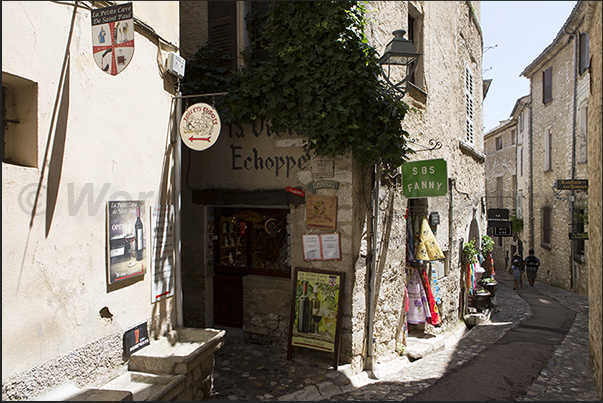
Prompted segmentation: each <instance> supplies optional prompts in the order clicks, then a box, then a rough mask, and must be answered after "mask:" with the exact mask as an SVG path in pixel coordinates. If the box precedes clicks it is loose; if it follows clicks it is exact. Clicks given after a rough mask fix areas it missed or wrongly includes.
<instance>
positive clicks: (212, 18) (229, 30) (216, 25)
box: [207, 1, 237, 70]
mask: <svg viewBox="0 0 603 403" xmlns="http://www.w3.org/2000/svg"><path fill="white" fill-rule="evenodd" d="M207 8H208V9H207V15H208V40H209V43H210V45H211V46H212V47H213V48H214V49H216V50H218V51H219V52H220V54H221V55H230V56H232V58H231V61H230V63H229V64H228V65H225V66H223V67H226V68H228V69H230V70H236V68H237V36H236V35H237V18H236V17H237V2H236V1H208V2H207Z"/></svg>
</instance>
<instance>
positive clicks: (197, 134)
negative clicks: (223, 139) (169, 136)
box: [180, 103, 222, 151]
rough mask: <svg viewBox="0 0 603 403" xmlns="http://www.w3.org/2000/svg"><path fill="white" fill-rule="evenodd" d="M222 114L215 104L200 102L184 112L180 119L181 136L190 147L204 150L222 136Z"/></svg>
mask: <svg viewBox="0 0 603 403" xmlns="http://www.w3.org/2000/svg"><path fill="white" fill-rule="evenodd" d="M221 127H222V124H221V123H220V115H218V111H217V110H215V109H214V107H213V106H211V105H208V104H204V103H198V104H194V105H192V106H190V107H188V109H187V110H186V112H184V114H183V115H182V119H180V137H182V141H183V142H184V144H186V145H187V146H188V147H189V148H192V149H193V150H197V151H203V150H205V149H208V148H209V147H211V146H213V145H214V143H215V142H216V141H217V140H218V136H220V128H221Z"/></svg>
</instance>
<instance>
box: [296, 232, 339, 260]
mask: <svg viewBox="0 0 603 403" xmlns="http://www.w3.org/2000/svg"><path fill="white" fill-rule="evenodd" d="M339 245H340V243H339V233H333V234H303V235H302V246H303V248H304V260H341V248H340V246H339Z"/></svg>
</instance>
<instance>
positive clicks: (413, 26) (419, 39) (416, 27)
mask: <svg viewBox="0 0 603 403" xmlns="http://www.w3.org/2000/svg"><path fill="white" fill-rule="evenodd" d="M408 3H409V4H408V32H407V33H406V37H407V38H408V40H409V41H411V42H412V43H413V45H414V46H415V49H416V51H417V52H419V53H423V16H422V15H421V13H420V12H419V11H418V10H417V9H416V8H415V7H414V5H412V4H411V3H410V2H408ZM411 67H414V68H415V70H414V71H413V73H412V74H411V75H410V78H409V79H408V81H409V82H411V83H412V84H414V85H415V86H417V87H419V88H424V85H423V58H422V57H420V58H419V59H418V60H415V62H414V63H413V65H412V66H411Z"/></svg>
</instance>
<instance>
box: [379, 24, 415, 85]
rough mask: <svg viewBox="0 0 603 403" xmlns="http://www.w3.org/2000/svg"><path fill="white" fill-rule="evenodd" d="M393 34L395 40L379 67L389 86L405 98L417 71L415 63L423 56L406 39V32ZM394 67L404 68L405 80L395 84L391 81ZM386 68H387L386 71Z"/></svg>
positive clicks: (382, 57) (399, 31)
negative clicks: (411, 78)
mask: <svg viewBox="0 0 603 403" xmlns="http://www.w3.org/2000/svg"><path fill="white" fill-rule="evenodd" d="M392 34H393V35H394V39H392V40H391V42H390V43H388V44H387V46H386V47H385V52H384V53H383V56H381V58H380V59H379V67H380V68H381V75H383V77H384V78H385V81H387V83H388V84H389V86H390V87H391V88H392V89H393V90H395V91H397V92H399V93H400V94H401V96H404V94H405V93H406V91H407V90H408V79H409V78H410V76H411V75H412V73H413V72H414V71H415V68H416V67H417V63H415V62H416V61H417V60H418V59H419V56H421V54H420V53H418V52H417V50H416V49H415V46H414V45H413V43H412V42H411V41H409V40H408V39H405V38H404V34H406V31H405V30H403V29H397V30H395V31H394V32H392ZM392 66H399V67H402V68H403V71H402V73H403V77H404V78H403V79H402V80H401V81H399V82H397V83H393V82H392V81H391V79H390V75H391V67H392ZM384 67H386V69H385V70H384ZM386 70H387V71H386Z"/></svg>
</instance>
